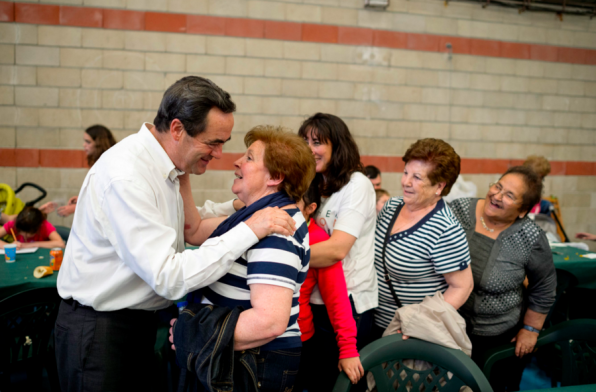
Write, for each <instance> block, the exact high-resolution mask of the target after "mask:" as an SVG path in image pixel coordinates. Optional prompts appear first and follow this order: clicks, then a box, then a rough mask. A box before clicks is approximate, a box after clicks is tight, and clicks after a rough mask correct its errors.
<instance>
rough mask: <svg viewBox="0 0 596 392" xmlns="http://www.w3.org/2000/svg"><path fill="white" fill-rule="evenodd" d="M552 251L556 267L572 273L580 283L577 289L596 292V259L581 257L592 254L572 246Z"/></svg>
mask: <svg viewBox="0 0 596 392" xmlns="http://www.w3.org/2000/svg"><path fill="white" fill-rule="evenodd" d="M552 251H553V260H554V262H555V267H556V268H559V269H562V270H565V271H568V272H571V273H572V274H573V275H574V276H575V277H576V278H577V279H578V281H579V284H578V286H577V287H581V288H585V289H593V290H596V259H586V258H584V257H580V255H583V254H586V253H590V252H587V251H585V250H581V249H577V248H574V247H571V246H569V247H556V248H553V249H552ZM558 253H560V254H558Z"/></svg>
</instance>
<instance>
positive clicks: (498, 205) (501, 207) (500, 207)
mask: <svg viewBox="0 0 596 392" xmlns="http://www.w3.org/2000/svg"><path fill="white" fill-rule="evenodd" d="M490 205H491V207H493V208H498V209H503V206H502V205H501V204H500V203H498V202H496V201H495V200H494V199H493V198H491V199H490Z"/></svg>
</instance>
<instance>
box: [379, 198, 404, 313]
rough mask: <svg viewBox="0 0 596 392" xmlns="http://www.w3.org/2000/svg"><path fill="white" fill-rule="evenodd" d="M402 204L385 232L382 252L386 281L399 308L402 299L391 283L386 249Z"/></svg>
mask: <svg viewBox="0 0 596 392" xmlns="http://www.w3.org/2000/svg"><path fill="white" fill-rule="evenodd" d="M401 207H402V206H401V205H400V206H398V207H397V209H396V210H395V213H394V214H393V216H392V217H391V221H390V222H389V226H387V232H386V233H385V240H384V241H383V251H382V252H381V263H383V270H384V271H385V282H387V285H388V286H389V291H391V295H393V300H394V301H395V304H396V305H397V307H398V308H401V301H400V300H399V298H398V297H397V294H396V293H395V290H394V289H393V284H392V283H391V278H390V277H389V271H388V270H387V263H386V262H385V249H386V248H387V243H388V242H389V237H391V230H392V229H393V225H394V224H395V221H396V220H397V216H398V215H399V212H400V211H401Z"/></svg>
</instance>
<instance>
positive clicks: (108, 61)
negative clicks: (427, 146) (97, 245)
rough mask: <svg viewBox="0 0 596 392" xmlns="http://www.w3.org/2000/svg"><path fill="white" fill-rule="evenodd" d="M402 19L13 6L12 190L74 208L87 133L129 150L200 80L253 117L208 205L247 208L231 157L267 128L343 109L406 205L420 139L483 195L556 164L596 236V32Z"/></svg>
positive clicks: (574, 21)
mask: <svg viewBox="0 0 596 392" xmlns="http://www.w3.org/2000/svg"><path fill="white" fill-rule="evenodd" d="M390 3H391V5H390V7H389V8H388V9H387V10H386V11H371V10H366V9H364V8H363V6H362V1H361V0H303V1H300V0H293V1H273V0H272V1H268V0H258V1H257V0H255V1H246V0H193V1H190V2H189V1H182V0H156V1H150V2H149V1H141V0H110V1H98V0H39V1H26V2H25V1H21V2H5V1H4V2H2V1H0V22H1V23H0V178H1V182H6V183H9V184H10V185H11V186H16V185H18V184H21V183H23V182H26V181H31V182H37V183H40V185H43V186H44V187H47V189H48V190H49V193H50V195H49V199H58V200H60V199H61V200H67V199H68V197H70V196H72V195H74V194H76V193H77V192H78V188H79V187H80V184H81V183H82V180H83V178H84V175H85V173H86V169H85V168H84V163H83V162H84V159H83V157H82V154H81V151H80V150H81V144H82V132H83V130H84V129H85V128H86V127H88V126H90V125H92V124H95V123H103V124H104V125H106V126H108V127H109V128H111V129H112V130H113V132H114V134H115V136H116V138H117V139H118V140H121V139H122V138H124V137H126V136H127V135H129V134H131V133H134V132H136V131H137V130H138V129H139V127H140V125H141V123H142V122H143V121H152V119H153V118H154V116H155V112H156V109H157V107H158V105H159V102H160V100H161V95H162V94H163V91H164V90H165V88H167V86H169V85H170V84H171V83H173V82H174V81H176V80H177V79H179V78H180V77H182V76H185V75H189V74H195V75H202V76H205V77H208V78H210V79H212V80H213V81H215V82H216V83H218V84H219V85H221V86H222V87H223V88H224V89H226V90H228V91H229V92H230V93H231V94H232V96H233V98H234V100H235V102H236V103H237V106H238V112H237V113H236V115H235V117H236V126H235V128H234V131H233V137H232V141H231V142H229V143H228V144H227V145H226V147H225V148H224V151H225V152H226V159H224V160H223V161H222V162H219V163H217V164H215V165H214V167H212V168H210V169H209V170H211V171H208V172H207V174H205V175H203V176H201V177H197V178H195V179H193V189H194V196H195V201H196V202H197V204H201V203H203V202H204V200H206V199H216V200H225V199H227V198H230V197H232V196H233V195H232V194H231V192H230V190H229V189H230V186H231V181H232V177H233V175H232V172H231V170H230V168H231V162H233V159H231V157H233V156H235V155H234V154H236V153H240V152H242V151H243V150H244V146H243V142H242V139H243V135H244V134H245V133H246V131H247V130H249V129H250V128H251V127H252V126H254V125H257V124H263V123H267V124H273V125H283V126H286V127H289V128H291V129H297V128H298V127H299V125H300V123H301V121H302V120H303V119H304V118H305V117H307V116H308V115H311V114H313V113H314V112H316V111H325V112H330V113H334V114H336V115H338V116H341V117H342V118H344V119H345V120H346V122H347V123H348V125H349V127H350V129H351V131H352V132H353V134H354V136H355V138H356V140H357V142H358V145H359V147H360V149H361V154H362V155H363V156H364V158H363V159H364V161H365V162H366V163H374V164H377V165H379V166H380V167H381V169H382V170H384V172H385V174H384V180H383V181H384V184H385V187H386V188H388V190H390V191H391V192H392V193H393V194H396V195H397V194H400V192H401V188H400V185H399V177H400V174H399V172H400V171H401V165H400V159H399V157H401V156H402V155H403V153H404V152H405V150H406V149H407V147H408V146H409V145H410V144H411V143H412V142H414V141H415V140H417V139H419V138H423V137H437V138H442V139H445V140H447V141H448V142H449V143H451V144H452V145H453V146H454V147H455V149H456V150H457V151H458V153H459V154H460V155H461V156H462V157H463V158H464V165H463V170H462V172H463V175H464V178H465V179H467V180H471V181H474V182H475V183H476V184H477V186H478V189H479V194H480V195H483V194H484V192H485V191H486V189H487V185H488V183H489V182H491V181H492V180H494V178H496V177H497V176H498V173H501V172H503V171H504V170H505V169H506V168H507V166H509V165H511V164H516V163H519V161H520V160H523V159H524V158H525V157H526V156H527V155H529V154H540V155H544V156H546V157H548V158H549V159H551V160H552V161H553V173H552V175H551V176H549V177H547V180H546V183H545V184H546V194H547V195H550V194H554V195H556V196H558V197H559V198H560V201H561V205H562V208H563V214H564V221H565V224H566V226H567V229H568V232H569V233H575V232H577V231H591V232H596V212H595V211H596V19H595V20H590V19H589V18H587V17H577V16H569V15H565V16H564V17H563V20H562V21H561V20H559V19H558V18H556V16H555V15H554V14H550V13H530V12H525V13H522V14H519V13H518V12H517V10H514V9H506V8H499V7H496V6H490V7H488V8H487V9H483V8H481V7H480V6H479V5H478V4H468V3H459V2H450V3H449V4H448V6H445V4H444V2H442V1H439V0H411V1H395V0H391V2H390ZM447 43H451V45H452V48H453V50H452V51H453V53H452V55H449V54H448V53H447V50H446V44H447ZM226 165H227V166H226ZM33 194H34V192H29V193H26V194H25V195H24V196H23V198H24V199H30V198H33V197H34V195H33ZM50 219H51V220H52V221H53V222H54V223H58V224H66V225H68V224H69V223H70V219H62V218H59V217H57V216H55V214H54V215H51V216H50Z"/></svg>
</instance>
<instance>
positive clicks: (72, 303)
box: [62, 298, 157, 317]
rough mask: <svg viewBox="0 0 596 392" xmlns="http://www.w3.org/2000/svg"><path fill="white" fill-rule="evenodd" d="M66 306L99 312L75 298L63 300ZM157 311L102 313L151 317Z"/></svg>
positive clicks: (125, 310)
mask: <svg viewBox="0 0 596 392" xmlns="http://www.w3.org/2000/svg"><path fill="white" fill-rule="evenodd" d="M62 301H64V303H65V304H67V305H68V306H72V307H73V309H76V308H81V309H89V310H93V311H95V312H99V311H98V310H95V309H93V306H87V305H83V304H81V303H80V302H79V301H77V300H76V299H73V298H68V299H62ZM156 312H157V311H156V310H142V309H119V310H112V311H105V312H101V313H118V314H131V315H137V316H138V315H143V316H151V317H152V315H154V314H155V313H156Z"/></svg>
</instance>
